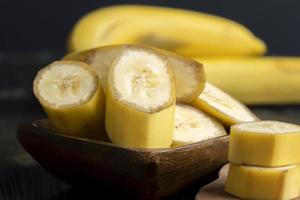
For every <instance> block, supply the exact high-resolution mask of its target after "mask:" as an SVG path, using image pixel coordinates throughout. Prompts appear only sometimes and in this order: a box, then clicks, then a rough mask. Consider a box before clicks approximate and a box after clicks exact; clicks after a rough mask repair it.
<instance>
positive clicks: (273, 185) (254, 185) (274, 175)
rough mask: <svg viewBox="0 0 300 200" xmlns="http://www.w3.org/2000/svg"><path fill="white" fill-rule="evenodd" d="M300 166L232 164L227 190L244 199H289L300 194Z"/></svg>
mask: <svg viewBox="0 0 300 200" xmlns="http://www.w3.org/2000/svg"><path fill="white" fill-rule="evenodd" d="M299 188H300V167H299V165H289V166H283V167H275V168H269V167H254V166H243V165H235V164H230V167H229V172H228V176H227V180H226V184H225V191H226V192H228V193H231V194H233V195H235V196H237V197H240V198H243V199H276V200H287V199H293V198H296V197H298V196H300V190H299Z"/></svg>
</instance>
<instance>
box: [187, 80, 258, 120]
mask: <svg viewBox="0 0 300 200" xmlns="http://www.w3.org/2000/svg"><path fill="white" fill-rule="evenodd" d="M192 105H193V106H195V107H196V108H199V109H201V110H203V111H205V112H207V113H209V114H210V115H212V116H214V117H215V118H217V119H219V120H220V121H221V122H222V123H223V124H225V125H228V126H230V125H234V124H238V123H243V122H249V121H255V120H258V117H257V116H256V115H255V114H254V113H252V112H251V111H250V110H249V109H248V108H247V107H246V106H245V105H244V104H242V103H241V102H239V101H238V100H236V99H235V98H233V97H231V96H230V95H228V94H227V93H225V92H223V91H222V90H220V89H219V88H217V87H215V86H214V85H212V84H211V83H208V82H206V84H205V88H204V90H203V92H202V93H201V94H200V95H199V96H198V98H197V99H196V100H194V101H193V102H192Z"/></svg>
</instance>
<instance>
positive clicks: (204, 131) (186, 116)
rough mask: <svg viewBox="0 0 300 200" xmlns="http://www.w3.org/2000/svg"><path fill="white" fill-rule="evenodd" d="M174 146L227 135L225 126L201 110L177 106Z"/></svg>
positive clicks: (181, 105)
mask: <svg viewBox="0 0 300 200" xmlns="http://www.w3.org/2000/svg"><path fill="white" fill-rule="evenodd" d="M175 110H176V111H175V128H174V136H173V143H172V146H181V145H187V144H191V143H195V142H201V141H206V140H209V139H212V138H217V137H221V136H224V135H226V134H227V133H226V131H225V129H224V127H223V125H222V124H221V123H220V122H219V121H217V120H216V119H214V118H213V117H211V116H209V115H207V114H206V113H204V112H202V111H201V110H199V109H197V108H194V107H192V106H189V105H184V104H177V105H176V109H175Z"/></svg>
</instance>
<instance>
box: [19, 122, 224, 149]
mask: <svg viewBox="0 0 300 200" xmlns="http://www.w3.org/2000/svg"><path fill="white" fill-rule="evenodd" d="M41 122H49V120H48V119H47V118H42V119H36V120H33V121H31V122H27V123H23V124H21V125H19V127H18V134H19V135H20V134H21V133H22V132H24V131H26V132H31V133H35V134H43V135H49V134H52V135H53V136H56V137H60V138H62V139H68V140H74V141H77V142H84V143H89V144H93V145H97V144H98V145H104V146H109V147H112V148H117V149H123V150H127V151H133V152H139V153H166V152H173V151H178V150H179V151H184V150H189V149H192V148H195V147H198V146H202V145H205V144H210V143H211V142H213V141H219V140H223V139H228V138H229V134H227V135H224V136H220V137H216V138H211V139H208V140H205V141H199V142H195V143H192V144H187V145H182V146H176V147H165V148H137V147H122V146H119V145H116V144H113V143H110V142H106V141H97V140H93V139H88V138H83V137H78V136H72V135H65V134H62V133H58V132H57V131H54V130H50V129H48V128H46V127H43V126H41Z"/></svg>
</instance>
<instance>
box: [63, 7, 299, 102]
mask: <svg viewBox="0 0 300 200" xmlns="http://www.w3.org/2000/svg"><path fill="white" fill-rule="evenodd" d="M114 44H144V45H150V46H154V47H159V48H162V49H167V50H169V51H173V52H175V53H177V54H181V55H184V56H188V57H192V58H194V59H195V60H197V61H200V62H201V63H203V64H204V66H205V68H206V71H207V80H208V81H210V82H211V83H213V84H214V85H216V86H218V87H220V88H221V89H223V90H224V91H226V92H228V93H229V94H231V95H233V96H234V97H236V98H237V99H239V100H241V101H242V102H243V103H246V104H256V105H257V104H293V103H299V102H300V93H299V90H300V84H299V81H300V58H298V57H262V55H263V54H264V53H265V52H266V49H267V48H266V45H265V43H264V42H263V41H262V40H260V39H259V38H257V37H256V36H255V35H254V34H253V33H252V32H251V31H250V30H248V29H247V28H246V27H244V26H242V25H241V24H238V23H236V22H234V21H232V20H228V19H225V18H222V17H217V16H214V15H209V14H205V13H200V12H193V11H187V10H180V9H174V8H163V7H154V6H136V5H122V6H111V7H106V8H102V9H99V10H95V11H93V12H91V13H88V14H87V15H85V16H83V17H82V18H81V19H80V20H79V21H78V23H77V24H76V25H75V26H74V29H73V31H72V32H71V35H70V37H69V45H68V46H69V50H70V51H81V50H85V49H90V48H94V47H99V46H104V45H114Z"/></svg>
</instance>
